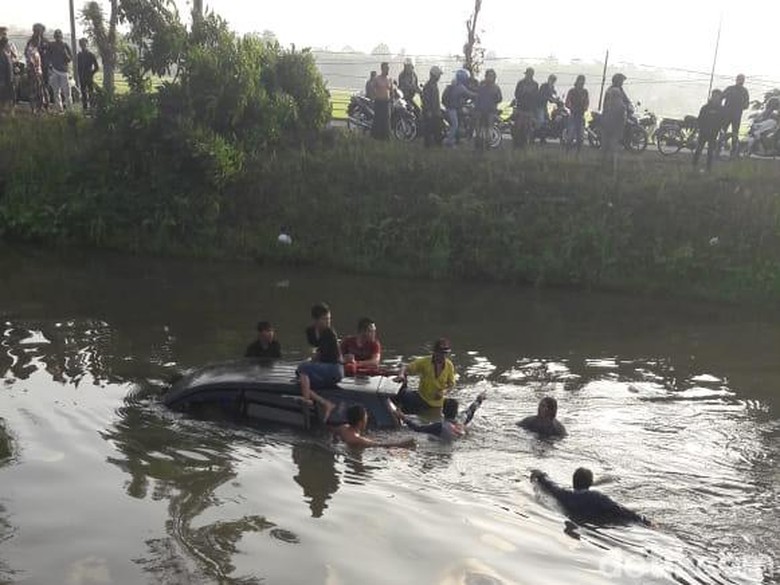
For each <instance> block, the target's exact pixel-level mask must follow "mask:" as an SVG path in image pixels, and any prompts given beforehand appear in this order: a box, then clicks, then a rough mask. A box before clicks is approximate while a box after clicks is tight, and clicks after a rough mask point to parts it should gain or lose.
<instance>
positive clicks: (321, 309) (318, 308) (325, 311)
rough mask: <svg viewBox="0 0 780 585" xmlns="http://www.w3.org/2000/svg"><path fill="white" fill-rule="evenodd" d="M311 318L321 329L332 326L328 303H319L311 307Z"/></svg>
mask: <svg viewBox="0 0 780 585" xmlns="http://www.w3.org/2000/svg"><path fill="white" fill-rule="evenodd" d="M311 318H312V319H313V320H314V325H315V326H316V327H319V328H320V329H327V328H328V327H330V307H329V306H328V304H327V303H317V304H316V305H314V306H313V307H312V308H311Z"/></svg>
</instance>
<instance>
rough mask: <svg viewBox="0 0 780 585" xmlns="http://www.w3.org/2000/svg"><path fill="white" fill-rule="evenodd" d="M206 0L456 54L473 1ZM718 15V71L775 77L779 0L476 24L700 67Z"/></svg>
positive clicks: (55, 1)
mask: <svg viewBox="0 0 780 585" xmlns="http://www.w3.org/2000/svg"><path fill="white" fill-rule="evenodd" d="M76 2H77V7H78V6H80V5H83V2H81V1H79V0H76ZM206 2H207V3H208V4H207V5H208V6H209V7H210V8H212V9H213V10H215V11H216V12H217V13H218V14H220V15H222V16H224V17H225V18H226V19H227V20H228V21H229V22H230V23H231V25H232V26H233V27H234V28H235V29H236V30H238V31H240V32H253V31H257V32H260V31H263V30H266V29H268V30H272V31H274V32H275V33H276V34H277V35H278V37H279V39H280V41H282V43H284V44H290V43H295V44H296V45H297V46H299V47H302V46H317V47H329V48H331V49H335V50H341V49H342V48H344V47H345V46H351V47H354V48H355V49H357V50H362V51H370V50H371V49H372V48H373V47H374V46H376V45H377V44H379V43H380V42H384V43H386V44H388V45H389V46H390V48H391V49H392V50H394V51H396V50H399V49H401V48H403V49H405V50H406V52H407V53H410V54H426V55H440V54H452V53H457V52H458V51H459V50H460V48H461V47H462V45H463V41H464V36H465V27H464V22H465V20H466V18H467V17H468V15H469V13H470V12H471V10H472V8H473V0H390V1H389V2H366V1H365V0H360V1H358V0H347V1H341V2H334V1H331V2H324V1H322V0H282V1H270V0H211V1H210V2H209V1H208V0H206ZM3 4H4V6H3V9H2V11H0V19H3V20H5V23H6V24H11V25H22V26H25V27H28V26H29V25H31V24H32V23H33V22H36V21H41V22H43V23H44V24H46V25H47V27H48V28H49V29H53V28H56V27H60V28H63V29H65V28H66V27H67V22H68V2H67V1H66V0H36V1H35V2H23V1H18V0H13V1H12V0H3ZM180 5H181V6H182V7H185V9H186V5H185V4H184V2H181V4H180ZM380 6H381V7H382V8H381V13H380V10H379V7H380ZM721 13H722V14H723V33H722V37H721V45H720V56H719V60H718V69H717V71H718V73H720V74H729V75H730V74H734V73H737V72H740V71H744V72H745V73H747V74H748V75H749V76H750V75H753V76H759V75H761V76H764V78H765V79H771V80H780V62H779V61H778V53H777V42H776V39H777V34H778V33H777V31H778V23H780V1H778V0H757V1H755V2H751V3H747V2H734V1H733V0H655V1H653V0H645V1H643V2H624V1H616V0H601V1H600V2H597V3H592V2H582V1H581V0H578V1H575V0H557V1H555V2H550V1H547V2H539V1H521V0H483V12H482V16H481V21H480V28H481V29H482V31H483V32H482V42H483V46H484V47H485V48H486V49H487V50H492V51H495V52H496V53H497V54H499V55H500V56H506V57H511V56H517V57H545V56H548V55H555V56H557V57H558V58H559V59H561V60H568V59H570V58H581V59H586V60H590V59H598V60H600V59H601V58H603V55H604V51H605V50H606V49H607V48H609V49H610V52H611V60H612V62H613V63H616V62H620V61H626V62H633V63H637V64H647V65H654V66H663V67H680V68H686V69H694V70H697V71H709V69H710V67H711V65H712V57H713V49H714V45H715V37H716V34H717V29H718V21H719V18H720V15H721ZM379 14H381V16H378V15H379Z"/></svg>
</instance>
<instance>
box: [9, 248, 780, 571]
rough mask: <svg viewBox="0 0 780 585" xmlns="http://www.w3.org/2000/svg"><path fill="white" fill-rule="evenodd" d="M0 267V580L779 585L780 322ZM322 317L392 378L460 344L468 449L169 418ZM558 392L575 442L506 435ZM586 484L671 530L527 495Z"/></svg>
mask: <svg viewBox="0 0 780 585" xmlns="http://www.w3.org/2000/svg"><path fill="white" fill-rule="evenodd" d="M0 273H2V274H3V284H2V285H0V323H2V324H3V326H2V329H1V331H2V333H1V334H0V376H2V387H1V389H0V418H2V427H3V430H0V433H2V435H6V436H7V439H3V438H2V437H0V486H2V490H0V582H10V583H30V584H50V583H65V584H69V585H70V584H98V583H118V584H119V583H121V584H134V583H269V584H286V583H291V584H293V583H294V584H299V583H301V584H309V583H311V584H318V583H322V584H323V585H326V584H327V585H335V584H354V585H363V584H366V583H398V584H429V583H431V584H456V583H468V584H470V585H477V584H479V585H483V584H490V585H494V584H498V583H501V584H506V585H510V584H515V583H517V584H520V583H533V584H536V583H586V584H599V583H675V582H678V583H712V584H714V583H761V582H766V583H769V582H774V580H775V579H777V578H778V573H777V570H778V569H777V567H778V564H777V563H778V562H779V561H780V547H779V546H778V545H777V542H776V541H777V539H776V535H777V525H778V521H780V513H778V503H777V496H778V487H777V486H778V479H780V477H779V475H780V474H779V473H778V456H779V455H780V422H778V420H779V419H780V401H779V400H778V388H779V387H780V365H779V364H778V360H777V355H778V354H777V348H778V347H780V328H778V321H780V319H779V318H778V317H779V316H780V315H779V314H778V312H776V311H767V310H760V309H750V308H735V307H732V306H728V305H713V304H704V303H689V302H679V301H664V300H651V299H635V298H629V297H623V296H618V295H597V294H587V293H575V292H561V291H546V292H538V291H534V290H523V289H512V288H503V287H495V286H487V285H485V286H481V285H461V284H444V283H418V282H412V281H406V280H390V279H379V278H362V277H353V276H344V275H334V274H328V273H323V272H317V271H314V270H301V269H282V268H274V269H267V268H262V267H258V266H254V265H251V264H227V263H220V264H213V263H212V264H210V263H199V262H190V261H179V260H150V259H142V258H130V257H123V256H114V255H108V254H79V253H74V252H70V253H68V254H66V255H61V256H60V255H57V254H55V253H53V252H38V251H34V250H29V249H23V250H9V249H8V248H2V249H0ZM320 299H326V300H328V301H329V302H330V303H331V305H332V306H333V308H334V318H335V323H336V326H337V327H338V328H339V330H340V331H342V332H348V331H349V330H350V329H351V328H352V327H353V325H354V323H355V322H356V320H357V318H358V317H359V316H362V315H363V314H368V315H370V316H372V317H373V318H374V319H376V320H377V322H378V324H379V328H380V333H381V336H382V340H383V343H384V346H385V351H386V357H387V358H388V359H390V360H394V359H400V358H407V357H409V356H411V355H415V354H419V353H421V352H423V351H424V347H425V345H426V344H427V343H428V342H429V341H430V340H431V339H433V338H435V337H437V336H439V335H442V334H445V335H448V336H449V337H450V338H451V339H452V341H453V344H454V348H455V354H454V360H455V362H456V365H457V368H458V370H459V373H460V375H461V379H460V381H459V387H458V390H457V394H458V395H459V396H460V397H462V398H463V399H464V400H468V399H469V398H470V397H472V396H473V395H475V394H476V393H477V392H479V391H481V390H483V389H484V390H487V391H488V400H487V401H486V402H485V405H484V406H483V408H482V409H481V410H480V411H479V413H478V415H477V417H476V420H475V422H474V426H473V429H472V431H471V433H470V434H469V436H468V437H467V438H466V439H464V440H462V441H460V442H459V443H457V444H455V445H452V446H445V445H441V444H439V443H437V442H433V441H429V440H426V439H425V438H423V439H421V440H420V441H419V446H418V448H417V450H416V451H412V452H399V451H386V450H377V451H374V452H366V453H363V454H362V455H360V454H357V453H353V452H349V451H346V450H344V449H343V448H342V447H340V446H337V445H333V444H331V443H330V441H328V440H327V439H326V438H325V437H321V436H310V435H304V434H296V433H294V432H292V431H284V430H278V429H247V428H235V427H232V426H230V425H225V424H217V423H209V422H203V421H193V420H189V419H186V418H182V417H180V416H178V415H175V414H173V413H170V412H168V411H166V410H165V409H164V408H163V407H162V406H160V405H159V403H158V402H157V400H156V396H157V395H159V392H160V389H161V388H162V387H163V385H164V380H165V379H166V377H167V376H168V375H170V374H171V373H172V372H175V371H179V370H184V369H188V368H193V367H197V366H198V365H201V364H203V363H206V362H209V361H217V360H220V359H225V358H232V357H234V356H236V355H238V354H240V353H241V352H242V351H243V349H244V347H245V345H246V344H247V343H248V342H249V341H250V340H251V338H252V336H253V330H252V329H253V324H254V322H255V321H257V320H258V319H260V318H271V319H272V320H273V321H274V322H275V323H276V324H277V326H278V328H279V332H280V337H281V340H282V343H283V345H284V347H285V348H286V350H287V353H288V354H289V355H290V356H291V357H297V356H301V355H303V352H304V351H305V344H304V339H303V333H302V330H303V327H304V326H305V325H306V322H307V314H308V308H309V306H310V304H311V303H312V302H313V301H316V300H320ZM545 394H551V395H553V396H556V397H557V398H558V400H559V402H560V410H561V412H560V417H561V419H562V421H563V422H564V423H565V424H566V425H567V427H568V429H569V432H570V436H569V438H567V439H565V440H563V441H558V442H552V443H548V442H540V441H538V440H536V439H534V438H533V437H530V436H528V435H526V434H525V433H524V432H522V431H520V430H519V429H517V428H516V427H515V426H514V422H515V421H516V420H518V419H519V418H520V417H521V416H524V415H525V414H527V413H530V412H533V411H534V410H535V405H536V402H537V401H538V399H539V398H540V397H541V396H542V395H545ZM8 449H10V455H9V454H8V453H7V452H6V451H7V450H8ZM579 465H588V466H590V467H591V468H592V469H594V471H595V472H596V473H597V475H610V476H613V478H614V481H612V482H611V483H609V484H607V485H605V486H604V487H603V488H602V489H603V490H604V491H605V492H607V493H609V494H610V495H613V496H614V497H615V498H617V499H619V500H620V501H622V502H624V503H626V504H627V505H629V506H631V507H633V508H635V509H637V510H640V511H642V512H643V513H645V514H647V515H648V516H650V517H651V518H652V519H653V520H654V521H655V522H656V523H657V524H658V525H659V528H658V529H657V530H648V529H645V528H639V527H628V528H609V529H599V530H593V529H585V528H576V529H574V530H571V529H567V528H566V525H565V518H564V517H563V516H562V515H561V514H560V513H559V512H558V511H556V510H554V509H551V508H550V507H549V506H548V505H547V504H545V503H544V502H540V501H538V500H537V499H536V498H535V496H534V493H533V490H532V487H531V486H530V484H529V483H528V480H527V477H528V473H529V471H530V470H531V469H533V468H540V469H544V470H546V471H547V472H548V473H550V475H551V476H552V477H553V478H554V479H557V480H559V481H560V482H562V483H568V478H569V477H570V476H571V472H572V471H573V469H574V468H575V467H577V466H579Z"/></svg>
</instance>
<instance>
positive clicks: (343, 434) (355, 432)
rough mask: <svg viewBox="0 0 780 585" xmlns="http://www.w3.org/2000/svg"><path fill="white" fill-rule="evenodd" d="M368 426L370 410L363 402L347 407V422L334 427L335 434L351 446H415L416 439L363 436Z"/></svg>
mask: <svg viewBox="0 0 780 585" xmlns="http://www.w3.org/2000/svg"><path fill="white" fill-rule="evenodd" d="M367 426H368V412H367V411H366V408H365V407H364V406H363V405H361V404H354V405H352V406H350V407H349V408H347V422H346V424H343V425H339V426H337V427H332V428H331V431H332V432H333V434H334V435H335V436H337V437H338V438H339V439H341V440H342V441H344V443H346V444H347V445H348V446H350V447H359V448H365V447H406V448H411V447H414V445H415V442H414V439H412V438H409V439H402V440H398V441H376V440H374V439H369V438H367V437H364V436H363V433H365V432H366V427H367Z"/></svg>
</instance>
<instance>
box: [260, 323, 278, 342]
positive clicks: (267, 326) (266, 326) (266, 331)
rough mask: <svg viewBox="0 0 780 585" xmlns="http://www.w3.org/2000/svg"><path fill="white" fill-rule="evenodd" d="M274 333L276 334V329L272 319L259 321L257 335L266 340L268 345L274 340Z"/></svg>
mask: <svg viewBox="0 0 780 585" xmlns="http://www.w3.org/2000/svg"><path fill="white" fill-rule="evenodd" d="M274 335H276V331H275V330H274V326H273V325H271V323H270V321H259V322H258V323H257V337H258V338H259V339H261V340H262V341H263V342H265V344H266V345H268V344H270V343H271V342H272V341H273V340H274Z"/></svg>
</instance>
